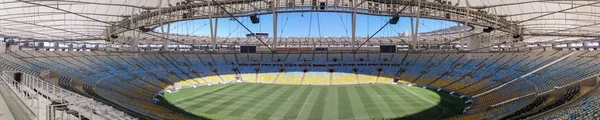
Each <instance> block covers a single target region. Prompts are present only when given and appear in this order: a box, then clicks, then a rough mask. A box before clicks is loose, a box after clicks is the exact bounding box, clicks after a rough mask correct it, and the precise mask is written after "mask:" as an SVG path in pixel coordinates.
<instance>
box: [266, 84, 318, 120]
mask: <svg viewBox="0 0 600 120" xmlns="http://www.w3.org/2000/svg"><path fill="white" fill-rule="evenodd" d="M299 87H300V89H299V90H296V92H294V93H293V94H288V98H287V99H286V100H284V101H277V102H282V104H281V105H279V108H277V109H276V110H275V112H273V113H272V114H271V117H270V119H280V118H284V116H285V113H287V111H289V110H290V109H292V105H293V104H294V103H295V102H296V99H303V98H300V97H298V96H300V95H302V93H303V92H304V90H306V89H312V88H313V87H307V86H299Z"/></svg>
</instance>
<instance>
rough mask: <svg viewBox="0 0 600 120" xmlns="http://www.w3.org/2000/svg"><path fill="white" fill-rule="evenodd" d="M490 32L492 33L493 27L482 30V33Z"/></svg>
mask: <svg viewBox="0 0 600 120" xmlns="http://www.w3.org/2000/svg"><path fill="white" fill-rule="evenodd" d="M492 31H494V28H493V27H487V28H484V29H483V32H485V33H490V32H492Z"/></svg>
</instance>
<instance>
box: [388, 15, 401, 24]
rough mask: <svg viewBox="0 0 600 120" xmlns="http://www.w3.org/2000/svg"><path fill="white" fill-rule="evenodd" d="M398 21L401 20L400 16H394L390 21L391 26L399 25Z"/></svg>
mask: <svg viewBox="0 0 600 120" xmlns="http://www.w3.org/2000/svg"><path fill="white" fill-rule="evenodd" d="M398 20H400V16H394V17H392V19H390V21H389V22H390V24H392V25H394V24H397V23H398Z"/></svg>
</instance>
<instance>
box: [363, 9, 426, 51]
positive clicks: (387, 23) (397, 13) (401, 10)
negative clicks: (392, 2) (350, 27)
mask: <svg viewBox="0 0 600 120" xmlns="http://www.w3.org/2000/svg"><path fill="white" fill-rule="evenodd" d="M414 2H415V0H411V1H410V3H409V4H408V5H406V6H404V7H402V9H400V11H398V12H396V14H394V16H398V15H399V14H400V13H402V12H403V11H404V10H406V8H407V7H408V6H409V5H412V4H413V3H414ZM389 24H390V22H389V21H388V22H386V23H385V24H384V25H383V26H381V28H379V30H377V32H375V33H373V35H371V36H369V38H367V40H365V41H364V42H363V43H361V44H360V45H358V47H357V48H356V49H355V50H354V53H356V52H357V51H358V50H359V49H360V48H361V47H362V46H363V45H365V44H366V43H367V42H369V40H371V38H373V37H375V35H377V33H379V32H380V31H381V30H383V28H385V27H386V26H387V25H389Z"/></svg>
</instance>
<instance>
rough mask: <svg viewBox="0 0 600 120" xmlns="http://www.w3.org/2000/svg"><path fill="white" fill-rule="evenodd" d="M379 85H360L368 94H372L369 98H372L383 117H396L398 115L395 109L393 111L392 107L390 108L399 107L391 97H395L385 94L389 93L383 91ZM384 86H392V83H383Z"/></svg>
mask: <svg viewBox="0 0 600 120" xmlns="http://www.w3.org/2000/svg"><path fill="white" fill-rule="evenodd" d="M379 86H380V85H369V86H362V87H363V88H365V89H366V90H367V92H368V93H369V94H372V96H371V98H372V99H373V101H374V102H375V104H377V107H378V108H379V111H381V113H382V114H383V117H385V118H393V117H397V116H398V115H396V113H397V111H394V109H392V108H394V107H400V106H399V105H397V104H396V102H394V100H393V99H395V98H390V97H387V96H389V94H388V93H387V92H384V91H383V90H382V88H380V87H379ZM385 86H392V85H385Z"/></svg>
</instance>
